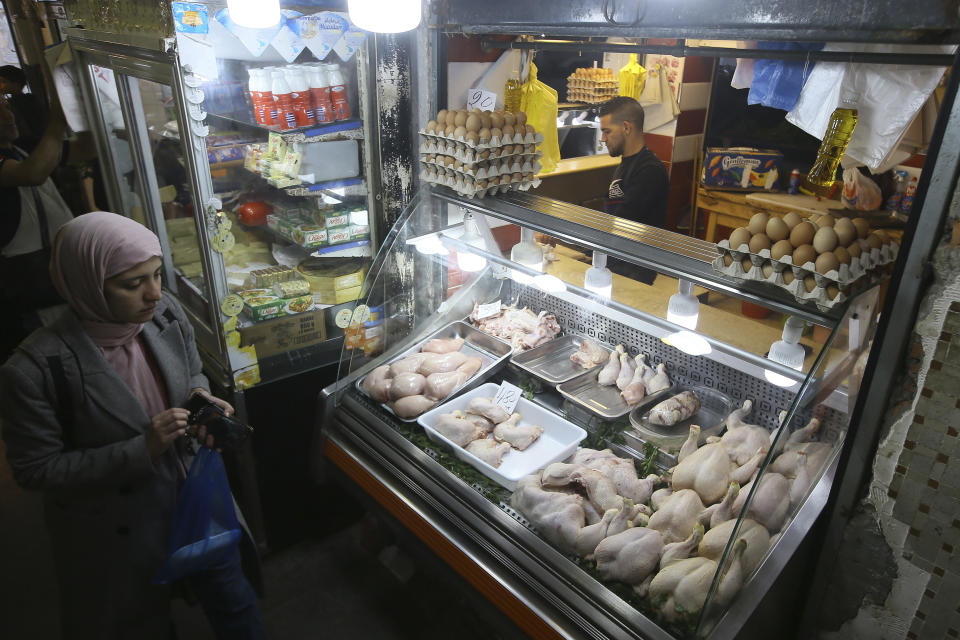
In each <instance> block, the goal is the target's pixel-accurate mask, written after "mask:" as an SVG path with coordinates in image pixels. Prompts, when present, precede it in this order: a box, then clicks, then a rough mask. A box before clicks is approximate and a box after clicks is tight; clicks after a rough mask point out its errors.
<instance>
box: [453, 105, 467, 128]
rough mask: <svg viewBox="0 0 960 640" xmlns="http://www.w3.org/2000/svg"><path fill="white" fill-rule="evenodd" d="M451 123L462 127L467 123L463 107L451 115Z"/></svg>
mask: <svg viewBox="0 0 960 640" xmlns="http://www.w3.org/2000/svg"><path fill="white" fill-rule="evenodd" d="M453 124H454V126H457V127H463V126H465V125H466V124H467V112H466V111H464V110H463V109H460V110H459V111H457V115H455V116H454V117H453Z"/></svg>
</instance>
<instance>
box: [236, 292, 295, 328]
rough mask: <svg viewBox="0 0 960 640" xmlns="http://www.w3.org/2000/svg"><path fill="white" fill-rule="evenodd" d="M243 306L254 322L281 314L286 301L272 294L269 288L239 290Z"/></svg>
mask: <svg viewBox="0 0 960 640" xmlns="http://www.w3.org/2000/svg"><path fill="white" fill-rule="evenodd" d="M239 293H240V297H241V298H243V306H244V308H245V309H246V311H247V313H248V314H249V315H250V319H251V320H253V321H254V322H257V321H260V320H268V319H270V318H276V317H277V316H282V315H283V314H284V313H286V312H285V311H284V306H285V305H286V302H285V301H284V300H282V299H281V298H280V297H278V296H275V295H273V291H272V290H270V289H248V290H246V291H241V292H239Z"/></svg>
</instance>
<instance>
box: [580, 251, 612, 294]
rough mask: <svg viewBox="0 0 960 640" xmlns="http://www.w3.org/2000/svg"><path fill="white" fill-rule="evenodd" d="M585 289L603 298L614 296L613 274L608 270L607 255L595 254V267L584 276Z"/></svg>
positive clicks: (596, 252) (597, 252) (595, 252)
mask: <svg viewBox="0 0 960 640" xmlns="http://www.w3.org/2000/svg"><path fill="white" fill-rule="evenodd" d="M583 288H584V289H586V290H587V291H592V292H593V293H595V294H597V295H598V296H600V297H601V298H606V299H608V300H609V299H610V298H611V296H612V295H613V274H612V273H610V269H607V254H605V253H603V252H601V251H594V252H593V266H592V267H590V268H589V269H587V272H586V274H584V276H583Z"/></svg>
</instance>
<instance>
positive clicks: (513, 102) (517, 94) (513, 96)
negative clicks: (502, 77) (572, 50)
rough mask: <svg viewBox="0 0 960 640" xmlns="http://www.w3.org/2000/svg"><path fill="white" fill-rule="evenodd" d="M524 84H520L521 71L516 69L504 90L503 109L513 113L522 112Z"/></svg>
mask: <svg viewBox="0 0 960 640" xmlns="http://www.w3.org/2000/svg"><path fill="white" fill-rule="evenodd" d="M522 87H523V83H522V82H520V71H519V70H518V69H514V70H513V72H512V73H511V74H510V78H509V79H508V80H507V84H506V86H505V87H504V89H503V108H504V109H505V110H507V111H510V112H512V113H516V112H518V111H520V102H521V100H522V97H523V92H522Z"/></svg>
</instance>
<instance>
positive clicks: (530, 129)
mask: <svg viewBox="0 0 960 640" xmlns="http://www.w3.org/2000/svg"><path fill="white" fill-rule="evenodd" d="M526 131H527V135H528V136H535V135H537V130H536V129H534V128H533V125H532V124H528V125H527V126H526Z"/></svg>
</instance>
